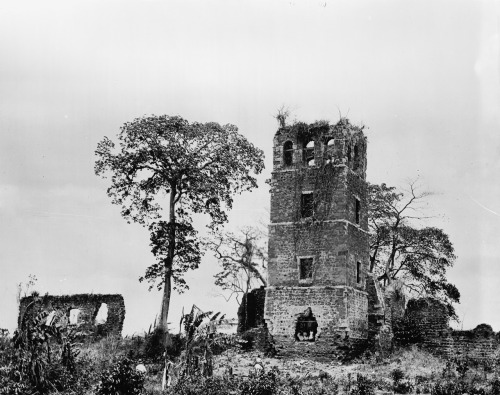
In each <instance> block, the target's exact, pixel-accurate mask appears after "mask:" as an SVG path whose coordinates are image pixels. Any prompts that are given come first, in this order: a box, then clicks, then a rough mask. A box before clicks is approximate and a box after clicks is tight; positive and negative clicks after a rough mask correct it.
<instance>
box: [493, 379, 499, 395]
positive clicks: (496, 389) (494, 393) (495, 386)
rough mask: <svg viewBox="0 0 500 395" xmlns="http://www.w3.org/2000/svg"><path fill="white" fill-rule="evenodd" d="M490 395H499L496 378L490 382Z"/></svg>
mask: <svg viewBox="0 0 500 395" xmlns="http://www.w3.org/2000/svg"><path fill="white" fill-rule="evenodd" d="M491 394H492V395H500V379H499V378H498V377H496V378H495V379H493V380H492V382H491Z"/></svg>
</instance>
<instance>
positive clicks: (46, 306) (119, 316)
mask: <svg viewBox="0 0 500 395" xmlns="http://www.w3.org/2000/svg"><path fill="white" fill-rule="evenodd" d="M103 303H104V304H106V306H107V319H106V321H105V322H102V323H96V317H97V313H98V312H99V309H100V308H101V305H102V304H103ZM74 309H78V310H79V314H78V319H77V322H76V323H75V324H71V323H70V312H71V310H74ZM40 311H46V312H47V313H49V314H50V313H51V312H52V311H59V312H60V313H61V314H62V321H63V322H64V323H65V324H67V325H73V326H75V327H77V328H78V329H79V330H80V331H81V332H83V333H86V334H88V335H93V336H105V335H112V336H121V333H122V329H123V321H124V319H125V302H124V300H123V296H121V295H117V294H114V295H101V294H77V295H62V296H54V295H45V296H36V297H35V296H28V297H25V298H22V299H21V301H20V306H19V318H18V327H19V328H20V327H21V326H22V325H23V322H25V321H26V320H27V319H29V318H30V317H32V316H34V315H35V314H38V313H39V312H40Z"/></svg>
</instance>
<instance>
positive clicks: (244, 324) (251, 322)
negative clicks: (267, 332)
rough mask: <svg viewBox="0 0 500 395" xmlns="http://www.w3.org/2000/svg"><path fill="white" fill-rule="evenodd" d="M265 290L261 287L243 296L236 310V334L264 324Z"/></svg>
mask: <svg viewBox="0 0 500 395" xmlns="http://www.w3.org/2000/svg"><path fill="white" fill-rule="evenodd" d="M265 299H266V290H265V288H264V287H263V286H262V287H260V288H256V289H252V290H251V291H250V292H249V293H248V294H247V295H243V298H242V300H241V304H240V306H239V308H238V330H237V331H238V333H242V332H245V331H247V330H249V329H251V328H257V327H258V326H261V325H263V324H264V302H265Z"/></svg>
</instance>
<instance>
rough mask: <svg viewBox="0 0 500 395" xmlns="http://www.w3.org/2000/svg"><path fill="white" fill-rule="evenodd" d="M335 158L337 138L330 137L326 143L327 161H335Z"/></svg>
mask: <svg viewBox="0 0 500 395" xmlns="http://www.w3.org/2000/svg"><path fill="white" fill-rule="evenodd" d="M334 158H335V140H334V139H330V140H328V141H327V143H326V155H325V163H333V162H334Z"/></svg>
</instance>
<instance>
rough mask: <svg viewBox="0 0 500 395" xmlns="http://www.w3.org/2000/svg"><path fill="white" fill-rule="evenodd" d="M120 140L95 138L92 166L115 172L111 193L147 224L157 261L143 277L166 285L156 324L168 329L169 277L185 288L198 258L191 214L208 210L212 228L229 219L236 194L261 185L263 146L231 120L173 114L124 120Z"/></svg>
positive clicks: (129, 216)
mask: <svg viewBox="0 0 500 395" xmlns="http://www.w3.org/2000/svg"><path fill="white" fill-rule="evenodd" d="M117 145H118V147H116V146H115V143H114V142H113V141H112V140H110V139H109V138H107V137H105V138H104V139H103V140H102V141H101V142H100V143H99V144H98V146H97V150H96V155H97V157H98V159H97V161H96V164H95V172H96V174H97V175H99V176H103V177H106V175H108V174H111V186H110V187H109V188H108V195H109V196H110V197H111V198H112V202H113V203H114V204H117V205H120V206H121V208H122V216H123V217H124V218H125V219H126V220H127V221H129V222H130V221H134V222H137V223H140V224H142V225H144V226H147V227H148V229H149V230H150V233H151V247H152V252H153V254H154V255H155V257H156V259H157V262H156V263H155V264H153V265H151V266H150V267H148V269H147V270H146V274H145V276H144V277H141V279H140V280H141V281H142V280H148V281H150V282H151V283H152V284H153V285H154V284H155V283H156V285H157V287H158V289H161V288H163V299H162V305H161V315H160V320H159V321H158V329H160V330H162V331H164V332H165V333H166V331H167V320H168V310H169V305H170V296H171V289H172V280H173V282H174V287H175V288H177V289H179V290H181V291H182V289H183V288H184V287H186V283H185V281H184V279H183V274H184V272H185V271H186V270H188V269H193V268H196V267H198V265H199V263H200V259H201V246H200V244H199V242H198V239H197V231H196V230H195V229H194V227H193V225H192V217H193V215H194V214H208V216H209V217H210V223H209V227H210V228H211V229H213V230H216V229H218V228H219V227H220V226H221V225H222V224H224V223H225V222H226V220H227V216H226V210H228V209H230V208H231V207H232V203H233V195H234V194H236V193H241V192H242V191H249V190H252V189H253V188H256V187H257V182H256V179H255V177H254V176H253V175H252V173H254V174H259V173H260V172H261V171H262V169H263V168H264V163H263V152H262V151H261V150H260V149H258V148H256V147H254V146H253V145H252V144H251V143H250V142H248V140H247V139H246V138H245V137H243V136H242V135H241V134H239V133H238V129H237V127H236V126H234V125H224V126H221V125H219V124H218V123H215V122H209V123H198V122H194V123H189V122H188V121H186V120H184V119H183V118H181V117H179V116H168V115H161V116H154V115H153V116H149V117H142V118H137V119H135V120H133V121H132V122H128V123H125V124H124V125H123V126H122V127H121V130H120V133H119V134H118V141H117ZM165 206H166V207H165ZM164 208H166V209H167V210H168V216H165V215H164V214H163V210H164Z"/></svg>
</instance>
